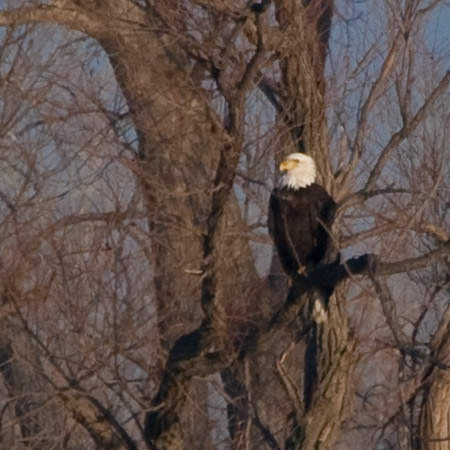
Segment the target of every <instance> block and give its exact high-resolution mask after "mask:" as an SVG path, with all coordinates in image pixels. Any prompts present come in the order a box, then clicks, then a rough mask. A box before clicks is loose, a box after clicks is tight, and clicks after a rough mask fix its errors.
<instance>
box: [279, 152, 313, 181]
mask: <svg viewBox="0 0 450 450" xmlns="http://www.w3.org/2000/svg"><path fill="white" fill-rule="evenodd" d="M280 171H281V172H286V173H285V174H284V175H283V177H282V178H281V186H282V187H289V188H292V189H299V188H304V187H307V186H309V185H310V184H312V183H314V181H315V180H316V163H315V162H314V160H313V159H312V158H311V157H310V156H308V155H305V154H304V153H291V154H290V155H289V156H288V157H287V158H286V159H285V160H284V161H283V162H282V163H281V164H280Z"/></svg>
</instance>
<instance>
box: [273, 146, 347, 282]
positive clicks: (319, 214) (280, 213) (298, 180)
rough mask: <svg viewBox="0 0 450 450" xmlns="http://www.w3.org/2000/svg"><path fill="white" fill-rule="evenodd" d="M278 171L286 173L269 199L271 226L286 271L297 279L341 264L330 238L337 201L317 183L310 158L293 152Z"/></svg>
mask: <svg viewBox="0 0 450 450" xmlns="http://www.w3.org/2000/svg"><path fill="white" fill-rule="evenodd" d="M279 168H280V171H281V172H284V174H283V176H282V178H281V183H280V187H277V188H275V189H274V190H273V191H272V195H271V197H270V204H269V218H268V227H269V233H270V235H271V237H272V239H273V242H274V244H275V247H276V249H277V251H278V255H279V257H280V261H281V265H282V266H283V269H284V271H285V272H286V273H287V274H288V275H289V277H291V278H295V277H296V276H297V275H298V274H300V275H307V274H308V273H309V272H310V271H311V270H312V269H314V268H315V267H316V266H317V265H318V264H321V263H335V262H338V261H339V252H338V251H337V249H336V248H335V246H334V245H333V241H332V239H331V236H330V232H331V226H332V224H333V220H334V216H335V212H336V202H335V201H334V200H333V198H332V197H331V196H330V195H329V194H328V192H327V191H326V190H325V189H324V188H323V187H322V186H320V185H319V184H317V183H316V182H315V181H316V164H315V162H314V160H313V159H312V158H311V157H310V156H308V155H305V154H303V153H292V154H291V155H289V156H288V157H287V158H286V159H285V160H284V161H283V162H282V163H281V164H280V167H279Z"/></svg>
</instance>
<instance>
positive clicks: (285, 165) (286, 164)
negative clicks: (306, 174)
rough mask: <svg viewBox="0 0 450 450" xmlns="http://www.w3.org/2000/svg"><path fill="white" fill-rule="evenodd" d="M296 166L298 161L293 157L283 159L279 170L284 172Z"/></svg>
mask: <svg viewBox="0 0 450 450" xmlns="http://www.w3.org/2000/svg"><path fill="white" fill-rule="evenodd" d="M297 166H298V161H296V160H295V159H285V160H284V161H283V162H282V163H281V164H280V172H285V171H287V170H291V169H293V168H294V167H297Z"/></svg>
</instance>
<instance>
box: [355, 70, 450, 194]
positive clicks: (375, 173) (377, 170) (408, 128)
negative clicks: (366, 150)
mask: <svg viewBox="0 0 450 450" xmlns="http://www.w3.org/2000/svg"><path fill="white" fill-rule="evenodd" d="M449 84H450V70H449V71H447V73H446V74H445V75H444V77H443V78H442V79H441V81H440V82H439V83H438V85H437V86H436V87H435V88H434V90H433V92H432V93H431V94H430V96H429V97H428V98H427V99H426V100H425V102H424V104H423V105H422V106H421V107H420V109H419V110H418V111H417V113H416V114H415V115H414V117H413V118H412V119H411V120H410V121H409V122H407V123H405V124H403V127H402V128H401V129H400V130H399V131H397V132H396V133H394V134H393V135H392V136H391V139H390V140H389V142H388V143H387V145H386V146H385V147H384V149H383V150H382V152H381V155H380V156H379V158H378V160H377V162H376V164H375V166H374V168H373V169H372V171H371V172H370V174H369V177H368V179H367V182H366V185H365V186H364V188H363V189H362V190H361V192H367V191H371V190H372V189H373V188H374V186H375V183H376V182H377V180H378V177H379V176H380V174H381V171H382V170H383V168H384V166H385V165H386V164H387V163H388V161H389V159H390V156H391V153H392V152H393V150H395V149H396V148H397V146H398V145H399V144H400V143H401V142H402V141H403V140H404V139H406V138H407V137H408V136H409V135H410V134H411V133H412V132H413V131H414V130H415V129H416V128H417V126H418V125H419V124H420V123H421V122H422V121H423V120H424V118H425V116H426V114H427V113H428V110H429V109H430V106H431V105H432V104H433V103H434V101H435V100H436V99H437V98H438V97H439V96H440V95H441V94H442V92H443V91H444V90H445V89H447V87H448V86H449Z"/></svg>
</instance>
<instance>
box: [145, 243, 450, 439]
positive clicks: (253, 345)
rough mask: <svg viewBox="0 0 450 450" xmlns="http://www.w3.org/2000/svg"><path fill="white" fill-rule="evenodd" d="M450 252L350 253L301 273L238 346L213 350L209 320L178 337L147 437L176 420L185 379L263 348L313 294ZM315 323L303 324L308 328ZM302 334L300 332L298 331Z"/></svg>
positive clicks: (148, 422) (446, 246) (415, 265)
mask: <svg viewBox="0 0 450 450" xmlns="http://www.w3.org/2000/svg"><path fill="white" fill-rule="evenodd" d="M448 254H450V241H447V242H446V243H445V244H444V245H442V246H441V247H440V248H438V249H436V250H433V251H431V252H429V253H427V254H425V255H422V256H419V257H416V258H409V259H405V260H402V261H398V262H392V263H384V262H381V261H379V260H378V258H377V257H376V256H375V255H370V254H369V255H362V256H359V257H356V258H351V259H349V260H347V261H345V262H344V263H342V264H329V265H323V266H319V267H318V268H317V269H315V270H314V271H313V272H311V274H310V275H309V276H308V277H299V278H298V279H297V280H296V281H295V283H294V284H293V286H292V287H291V289H290V290H289V293H288V296H287V298H286V300H285V302H284V304H283V305H282V306H281V308H280V309H279V310H278V311H277V312H276V313H275V314H274V315H273V316H272V318H271V320H270V321H268V322H267V323H266V324H264V325H263V326H261V327H260V328H259V329H258V330H256V331H255V332H253V333H252V334H251V335H249V336H247V338H246V339H245V340H244V342H243V344H242V346H241V347H240V348H239V349H235V351H230V350H229V349H227V350H225V351H220V350H218V351H212V343H213V342H215V341H216V339H215V334H216V330H215V329H214V328H212V327H211V326H210V322H209V321H207V320H205V321H204V322H203V323H202V325H201V326H200V327H199V328H197V329H196V330H194V331H193V332H191V333H188V334H186V335H184V336H182V337H181V338H179V339H178V340H177V342H176V343H175V345H174V346H173V348H172V350H171V352H170V356H169V360H168V363H167V366H166V369H165V374H164V376H163V379H162V382H161V384H160V387H159V390H158V393H157V394H156V396H155V397H154V399H153V401H152V407H153V410H152V411H151V412H149V413H148V414H147V416H146V424H145V436H146V439H147V440H148V441H149V442H154V441H155V440H157V439H158V438H159V436H160V435H161V434H162V433H167V432H169V430H170V428H171V427H172V426H175V425H176V424H178V420H179V419H178V413H179V411H180V409H181V407H182V405H183V404H184V401H185V399H186V391H187V384H188V382H189V380H190V379H191V378H192V377H194V376H199V377H206V376H208V375H211V374H213V373H217V372H219V371H220V370H224V369H225V368H227V367H229V366H230V365H231V364H232V363H233V362H234V361H236V359H240V360H242V359H243V358H244V357H246V356H247V355H249V354H252V353H258V352H260V351H262V350H263V349H264V348H265V346H267V345H270V342H272V340H273V338H274V335H275V333H277V332H278V331H280V330H282V329H285V328H287V327H288V326H289V323H291V322H292V320H294V319H295V318H296V317H297V316H298V314H299V313H300V311H301V310H302V308H304V307H305V306H306V305H307V303H308V300H309V298H310V296H311V295H314V293H315V294H316V295H317V293H319V295H320V293H321V292H323V290H324V289H327V290H328V289H334V288H335V287H336V286H337V285H338V284H339V283H341V282H342V281H344V280H346V279H348V278H350V277H352V276H355V275H362V274H365V273H367V272H368V271H370V272H371V273H373V274H376V275H377V276H381V275H392V274H395V273H400V272H406V271H409V270H416V269H420V268H423V267H425V266H427V265H428V264H430V263H431V262H433V261H436V260H437V259H439V258H442V257H445V256H446V255H448ZM310 325H311V323H309V324H308V323H305V330H303V333H306V331H307V328H308V327H309V326H310ZM300 334H301V333H300Z"/></svg>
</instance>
